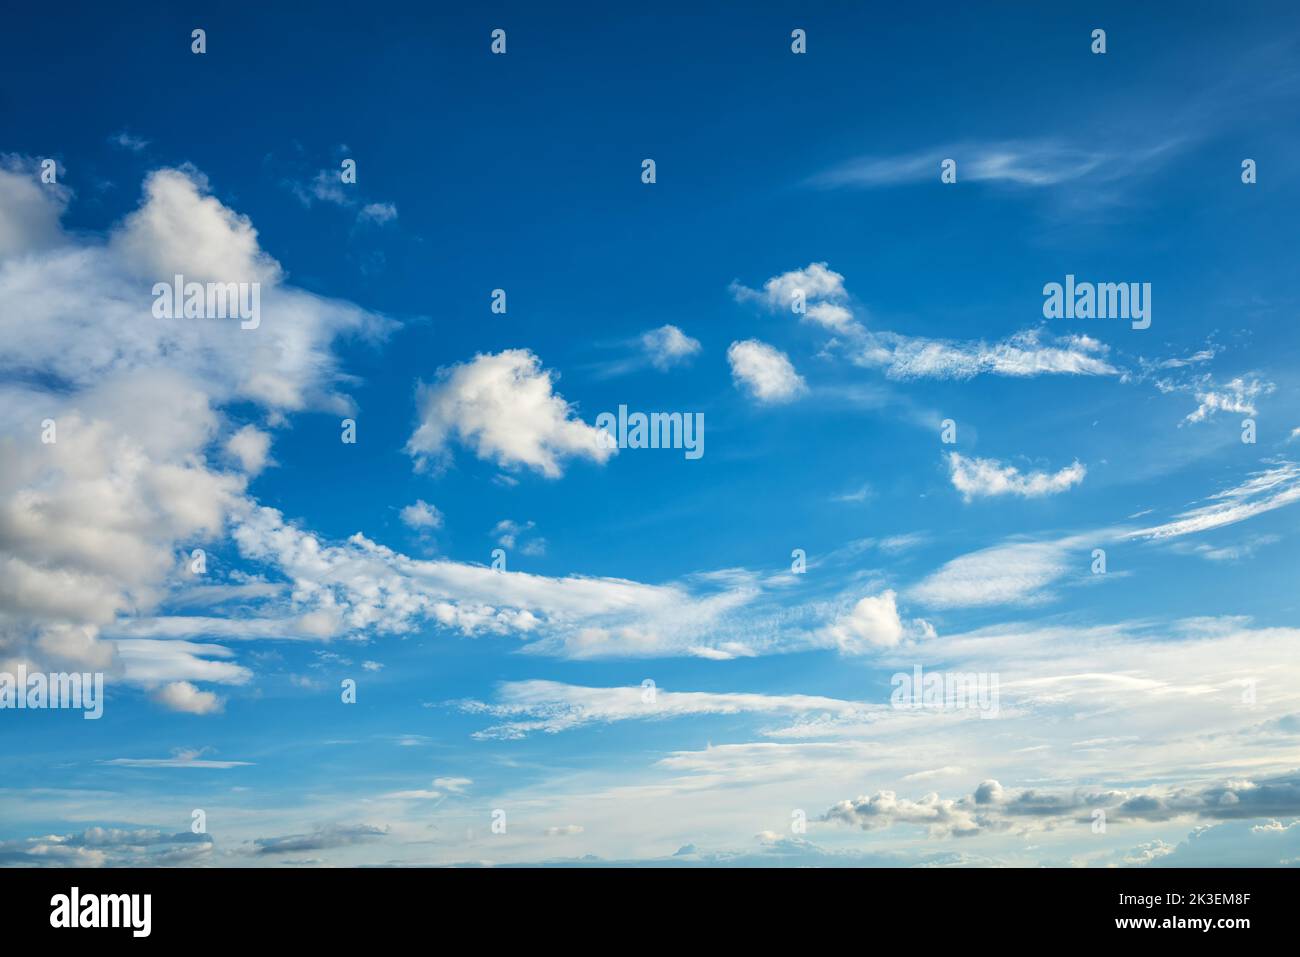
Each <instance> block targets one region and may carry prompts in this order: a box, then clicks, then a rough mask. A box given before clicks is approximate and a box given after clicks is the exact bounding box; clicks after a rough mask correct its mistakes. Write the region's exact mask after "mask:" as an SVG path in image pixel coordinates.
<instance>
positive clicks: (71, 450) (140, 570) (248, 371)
mask: <svg viewBox="0 0 1300 957" xmlns="http://www.w3.org/2000/svg"><path fill="white" fill-rule="evenodd" d="M0 176H3V178H4V187H5V188H3V189H0V375H3V378H4V380H5V382H6V384H5V385H3V386H0V405H3V407H4V408H5V410H6V415H5V417H4V419H3V421H0V608H2V609H3V610H2V611H0V660H14V661H16V660H25V661H28V662H29V663H30V662H51V663H55V662H57V663H65V664H79V665H84V666H87V667H95V668H97V669H99V668H102V669H105V670H109V671H110V672H111V673H112V674H114V675H116V676H123V677H125V678H126V679H127V680H128V681H136V682H138V683H140V684H144V685H146V686H150V687H155V688H156V687H158V686H160V685H163V684H166V683H168V682H177V681H219V682H233V683H238V682H240V681H242V680H247V677H248V672H247V671H246V670H244V669H242V668H240V667H239V666H238V665H234V664H232V663H230V662H228V661H224V660H212V659H213V658H224V657H226V656H227V654H228V653H226V652H225V650H224V649H220V648H217V647H216V646H203V647H202V648H199V647H198V646H194V647H190V648H187V647H186V643H184V642H181V643H172V644H170V645H168V646H167V647H166V648H165V649H164V648H162V647H159V646H160V645H164V644H166V643H165V642H157V643H146V642H144V641H140V642H137V643H135V644H131V643H126V644H124V645H122V646H119V647H118V648H117V653H116V654H115V651H114V645H113V644H112V643H106V642H104V641H102V640H101V638H100V635H101V632H102V631H103V630H104V629H109V628H116V627H117V625H118V623H119V622H120V621H121V620H122V619H123V618H125V617H130V616H136V615H140V614H147V613H148V612H150V611H151V610H152V609H153V608H154V607H155V606H156V605H157V604H158V602H159V601H160V600H161V599H162V598H163V597H164V596H165V595H166V594H167V593H168V592H169V591H170V590H172V589H174V588H180V587H182V586H183V585H184V584H186V583H187V579H188V572H187V571H185V570H184V569H185V566H184V564H183V563H182V556H188V554H189V552H190V551H191V550H192V549H193V548H195V547H203V546H206V545H207V543H209V542H212V541H216V540H218V539H220V538H221V537H222V536H223V535H224V534H225V533H226V531H227V528H228V521H229V519H230V517H231V515H232V514H233V513H234V512H235V511H237V510H238V509H240V508H242V507H244V504H245V503H246V482H247V477H248V475H251V474H254V473H255V472H256V471H257V470H258V469H260V468H262V467H264V466H265V465H266V464H267V462H268V458H267V453H268V450H269V444H270V440H269V436H268V435H267V434H266V433H264V432H262V431H261V430H259V429H256V428H255V427H252V426H245V427H244V428H242V429H240V430H238V431H235V432H233V434H231V433H229V426H228V424H227V422H226V419H225V417H224V415H223V414H222V411H221V409H222V406H224V405H226V404H228V403H234V402H252V403H254V404H257V405H260V406H262V407H263V408H265V409H266V410H267V412H268V418H274V417H276V416H282V413H284V412H286V411H293V410H297V409H305V408H319V409H324V410H330V411H335V412H338V411H344V410H347V409H349V408H350V407H351V405H350V401H349V400H348V399H347V398H346V396H344V395H342V394H341V393H339V392H338V391H337V389H338V387H339V386H340V385H341V384H344V383H346V381H347V380H346V379H345V377H343V376H341V375H340V373H339V372H338V370H337V364H336V360H335V359H334V357H333V355H332V354H331V351H330V350H331V344H332V342H333V340H334V339H335V338H337V337H338V336H340V335H345V334H359V335H366V336H377V335H382V334H383V333H384V332H385V331H386V330H387V329H388V328H389V327H390V326H391V325H392V324H391V323H390V322H389V321H388V320H386V319H383V318H382V317H378V316H374V315H371V314H369V313H366V312H365V311H363V310H360V309H358V308H356V307H354V306H351V305H349V304H346V303H339V302H335V301H331V300H327V299H323V298H321V297H318V296H315V295H312V294H310V293H306V292H303V291H301V290H297V289H294V288H292V287H290V286H288V285H286V284H285V283H284V282H283V280H284V276H283V271H282V270H281V269H280V267H279V265H278V263H276V262H275V260H274V259H273V258H272V257H270V256H269V255H267V254H266V253H265V252H264V251H262V250H261V248H260V247H259V245H258V242H257V232H256V230H255V229H254V228H253V227H252V224H251V223H250V222H249V221H248V219H247V218H246V217H243V216H241V215H239V214H238V213H236V212H234V211H233V210H231V209H229V208H228V207H226V206H224V205H223V204H222V203H221V202H220V201H219V200H218V199H216V198H215V197H214V196H212V195H210V192H209V188H208V184H207V182H206V180H205V179H204V178H203V177H202V175H201V174H199V173H198V172H197V171H195V170H192V169H182V170H175V169H164V170H159V171H156V172H154V173H152V174H151V175H150V176H149V177H148V178H147V179H146V180H145V184H144V194H143V198H142V201H141V204H140V206H139V208H138V209H136V210H135V211H134V212H133V213H131V214H129V215H128V216H127V217H126V218H125V219H124V220H123V221H122V222H121V223H120V224H118V225H117V226H115V227H114V228H112V229H111V230H110V231H109V232H108V234H107V236H106V237H103V238H100V237H94V236H91V235H87V234H85V233H65V232H63V231H62V230H61V229H60V228H59V226H58V222H59V217H60V215H61V214H62V212H63V210H64V208H65V206H66V204H67V200H68V194H67V193H66V191H63V190H61V189H58V188H47V187H43V186H41V185H40V184H39V183H38V181H37V180H36V179H35V178H34V177H35V173H34V172H33V171H31V170H29V169H26V168H24V167H23V166H22V165H21V164H15V163H13V162H8V163H6V164H4V168H3V169H2V170H0ZM177 273H179V274H182V275H183V276H184V277H185V278H186V280H187V281H207V280H211V281H219V282H258V283H260V284H261V290H262V311H263V317H262V322H261V324H260V325H259V326H258V327H257V328H256V329H241V328H240V324H239V323H238V322H233V321H222V320H199V319H171V320H168V319H159V318H156V317H155V316H154V315H153V309H152V307H153V285H154V283H156V282H170V281H171V280H172V278H173V276H174V275H175V274H177ZM222 457H225V458H228V459H230V460H231V461H233V462H235V463H237V464H238V465H239V466H240V468H241V469H242V470H243V472H242V473H241V472H228V471H224V470H222V469H221V468H219V467H217V466H215V465H214V464H213V460H215V459H219V458H222ZM159 693H160V694H170V695H171V696H172V700H174V701H176V702H179V701H180V699H179V698H178V697H176V696H177V694H178V692H177V691H175V690H173V691H172V692H159ZM203 694H206V692H199V693H198V695H199V696H197V697H193V696H192V697H191V699H190V700H191V702H197V701H203V700H205V699H204V698H203V697H202V695H203Z"/></svg>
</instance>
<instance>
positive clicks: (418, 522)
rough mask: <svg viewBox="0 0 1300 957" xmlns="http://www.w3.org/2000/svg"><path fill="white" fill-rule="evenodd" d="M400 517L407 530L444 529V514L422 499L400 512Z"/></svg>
mask: <svg viewBox="0 0 1300 957" xmlns="http://www.w3.org/2000/svg"><path fill="white" fill-rule="evenodd" d="M398 517H399V518H400V519H401V520H402V524H403V525H405V526H406V527H407V528H414V529H417V530H420V529H433V528H442V512H440V511H438V509H437V508H435V507H434V506H432V505H430V504H429V503H428V502H426V501H425V500H424V499H422V498H420V499H416V500H415V502H413V503H412V504H410V505H407V506H406V507H405V508H403V509H402V510H401V511H400V512H398Z"/></svg>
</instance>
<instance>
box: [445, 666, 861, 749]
mask: <svg viewBox="0 0 1300 957" xmlns="http://www.w3.org/2000/svg"><path fill="white" fill-rule="evenodd" d="M461 707H462V708H463V709H464V710H466V711H468V712H470V713H473V714H487V715H491V716H494V717H499V718H507V719H508V720H507V721H506V722H505V723H503V724H499V725H494V726H492V727H489V728H486V729H484V730H482V731H478V732H476V733H475V737H478V738H507V739H508V738H522V737H525V736H527V735H528V734H532V733H536V732H544V733H547V734H555V733H557V732H560V731H568V730H571V729H573V728H578V727H582V726H584V725H588V724H609V723H613V722H617V721H632V720H662V719H666V718H680V717H687V716H691V715H705V714H795V715H802V714H820V713H824V714H830V715H835V716H838V717H848V716H855V715H858V716H860V715H863V714H865V713H866V712H868V711H871V710H873V709H875V708H877V707H878V706H876V705H869V704H864V703H862V702H858V701H844V700H842V699H839V698H825V697H820V696H817V695H766V694H748V693H736V692H728V693H713V692H700V691H664V690H663V689H660V688H656V689H654V693H653V694H650V693H649V692H648V691H647V689H646V688H643V687H640V686H637V687H631V688H588V687H582V686H579V685H569V684H562V683H560V682H557V681H540V680H534V681H510V682H505V683H503V684H502V685H501V686H500V687H499V688H498V690H497V699H496V701H495V702H494V703H492V704H485V703H483V702H479V701H467V702H462V704H461Z"/></svg>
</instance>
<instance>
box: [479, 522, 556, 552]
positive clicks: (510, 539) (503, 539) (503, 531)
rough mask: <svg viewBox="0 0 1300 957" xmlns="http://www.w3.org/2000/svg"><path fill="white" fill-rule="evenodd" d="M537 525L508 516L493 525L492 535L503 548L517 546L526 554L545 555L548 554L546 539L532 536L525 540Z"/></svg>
mask: <svg viewBox="0 0 1300 957" xmlns="http://www.w3.org/2000/svg"><path fill="white" fill-rule="evenodd" d="M535 527H536V523H535V522H522V523H521V522H516V521H513V520H511V519H508V518H503V519H502V520H501V521H499V522H497V523H496V525H494V526H493V527H492V537H493V539H494V540H495V541H496V543H497V544H498V545H500V546H501V547H502V548H510V549H513V548H515V547H516V546H518V547H519V550H520V551H521V552H522V553H523V554H525V555H544V554H546V539H544V538H539V537H532V538H528V539H527V540H525V536H526V535H528V533H530V532H531V531H532V530H533V529H534V528H535Z"/></svg>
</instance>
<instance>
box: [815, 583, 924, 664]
mask: <svg viewBox="0 0 1300 957" xmlns="http://www.w3.org/2000/svg"><path fill="white" fill-rule="evenodd" d="M828 634H829V636H830V638H831V639H832V640H833V641H834V642H835V643H836V644H837V645H838V646H839V648H840V650H841V651H844V652H846V653H849V654H862V653H864V652H867V651H871V650H874V649H878V648H893V647H895V646H896V645H898V644H900V643H901V642H902V641H903V639H904V637H905V636H906V634H907V631H906V629H905V628H904V626H903V622H902V619H900V618H899V617H898V603H897V601H896V595H895V593H894V591H893V590H892V589H889V590H886V591H883V592H881V593H880V594H879V595H869V596H867V597H866V598H863V599H860V600H859V601H858V603H857V604H856V605H854V606H853V608H852V609H851V610H850V611H849V612H848V613H847V614H845V615H841V616H840V617H839V618H837V619H836V620H835V623H834V624H833V625H831V626H830V628H829V629H828Z"/></svg>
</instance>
